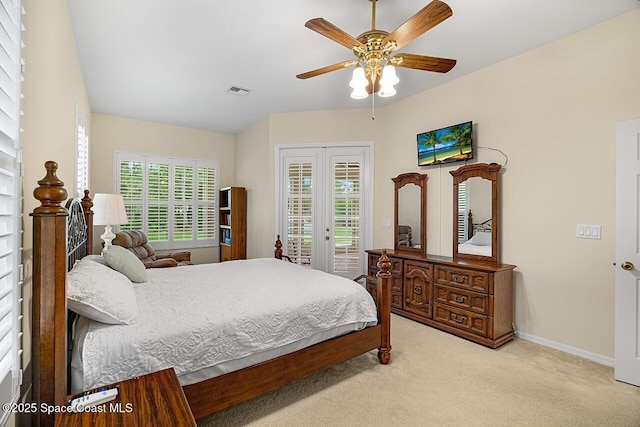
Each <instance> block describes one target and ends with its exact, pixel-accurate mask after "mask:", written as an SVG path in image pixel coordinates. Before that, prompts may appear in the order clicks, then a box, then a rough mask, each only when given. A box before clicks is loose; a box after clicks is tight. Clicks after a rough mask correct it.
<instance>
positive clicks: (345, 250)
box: [332, 162, 361, 274]
mask: <svg viewBox="0 0 640 427" xmlns="http://www.w3.org/2000/svg"><path fill="white" fill-rule="evenodd" d="M333 176H334V180H333V192H334V193H333V200H334V207H333V257H332V258H333V273H336V274H347V273H355V274H357V273H358V272H359V271H360V214H361V211H360V197H361V194H360V163H358V162H337V163H335V164H334V165H333Z"/></svg>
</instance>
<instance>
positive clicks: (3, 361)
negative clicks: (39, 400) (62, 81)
mask: <svg viewBox="0 0 640 427" xmlns="http://www.w3.org/2000/svg"><path fill="white" fill-rule="evenodd" d="M22 13H23V10H22V2H21V0H0V401H2V403H8V402H15V401H16V400H17V399H18V396H19V388H20V380H21V378H20V355H21V353H22V352H21V350H20V337H21V332H20V330H21V319H22V316H21V315H20V312H21V306H22V299H21V297H20V290H21V280H22V265H21V264H20V262H21V259H22V253H21V252H22V228H21V224H22V218H21V206H22V176H21V169H22V168H21V163H22V159H21V148H20V113H21V112H20V99H21V80H22V59H21V58H22V55H21V48H22V41H21V37H22V31H23V28H22ZM9 415H10V413H8V412H5V411H3V413H2V418H1V419H0V424H4V423H5V422H6V420H7V419H8V418H9Z"/></svg>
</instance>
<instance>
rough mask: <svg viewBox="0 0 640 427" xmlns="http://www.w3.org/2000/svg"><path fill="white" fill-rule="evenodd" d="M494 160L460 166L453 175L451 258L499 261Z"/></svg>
mask: <svg viewBox="0 0 640 427" xmlns="http://www.w3.org/2000/svg"><path fill="white" fill-rule="evenodd" d="M501 167H502V166H500V165H499V164H496V163H491V164H487V163H475V164H472V165H466V166H462V167H460V168H459V169H457V170H455V171H451V172H450V173H451V175H453V258H454V259H472V260H478V261H490V262H498V228H499V222H498V173H499V172H500V168H501Z"/></svg>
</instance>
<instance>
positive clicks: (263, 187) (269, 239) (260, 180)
mask: <svg viewBox="0 0 640 427" xmlns="http://www.w3.org/2000/svg"><path fill="white" fill-rule="evenodd" d="M270 152H271V150H270V147H269V118H268V117H265V118H263V119H262V120H259V121H257V122H256V123H254V124H253V125H252V126H250V127H248V128H247V129H245V130H244V131H242V132H240V133H239V134H237V135H236V151H235V155H236V159H235V161H236V182H235V184H234V185H236V186H239V187H245V188H246V189H247V257H248V258H259V257H269V256H273V251H274V250H275V247H274V239H275V237H274V236H273V233H271V232H270V231H271V230H273V221H274V215H273V212H271V211H268V210H267V208H266V207H267V206H272V205H273V203H272V200H273V197H274V196H273V194H274V193H273V180H272V179H271V176H270V173H269V172H270V170H271V169H272V168H273V160H272V158H273V155H270Z"/></svg>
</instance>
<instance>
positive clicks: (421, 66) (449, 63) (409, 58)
mask: <svg viewBox="0 0 640 427" xmlns="http://www.w3.org/2000/svg"><path fill="white" fill-rule="evenodd" d="M391 63H392V64H393V65H395V66H397V67H402V68H412V69H414V70H422V71H434V72H436V73H447V72H449V71H450V70H451V69H452V68H453V67H454V66H455V65H456V60H455V59H449V58H438V57H435V56H423V55H414V54H412V53H399V54H397V55H395V56H394V57H393V58H391Z"/></svg>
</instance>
